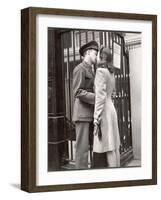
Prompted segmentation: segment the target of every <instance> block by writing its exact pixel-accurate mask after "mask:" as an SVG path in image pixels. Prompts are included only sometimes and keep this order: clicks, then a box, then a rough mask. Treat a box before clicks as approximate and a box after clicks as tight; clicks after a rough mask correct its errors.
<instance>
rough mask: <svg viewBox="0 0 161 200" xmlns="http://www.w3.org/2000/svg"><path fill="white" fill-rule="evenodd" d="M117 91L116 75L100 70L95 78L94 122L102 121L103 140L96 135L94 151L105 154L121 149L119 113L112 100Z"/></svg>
mask: <svg viewBox="0 0 161 200" xmlns="http://www.w3.org/2000/svg"><path fill="white" fill-rule="evenodd" d="M114 89H115V77H114V73H110V72H109V70H108V69H107V68H98V69H97V71H96V77H95V109H94V122H98V121H100V125H101V132H102V138H101V140H99V138H98V135H94V143H93V151H94V152H97V153H103V152H107V151H113V150H115V149H118V148H119V145H120V136H119V130H118V120H117V113H116V110H115V107H114V104H113V102H112V99H111V94H112V92H113V90H114Z"/></svg>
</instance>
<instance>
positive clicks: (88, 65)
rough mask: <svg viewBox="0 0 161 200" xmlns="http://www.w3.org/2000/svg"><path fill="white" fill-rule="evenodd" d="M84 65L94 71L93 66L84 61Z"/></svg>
mask: <svg viewBox="0 0 161 200" xmlns="http://www.w3.org/2000/svg"><path fill="white" fill-rule="evenodd" d="M83 65H84V66H85V67H87V68H90V69H92V65H90V64H88V63H87V62H85V61H83Z"/></svg>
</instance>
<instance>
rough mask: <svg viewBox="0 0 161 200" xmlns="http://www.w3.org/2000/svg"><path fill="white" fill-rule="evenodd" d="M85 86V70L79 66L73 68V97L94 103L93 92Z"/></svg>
mask: <svg viewBox="0 0 161 200" xmlns="http://www.w3.org/2000/svg"><path fill="white" fill-rule="evenodd" d="M84 88H85V71H84V70H82V69H81V68H79V69H77V70H74V72H73V93H74V97H75V98H79V99H80V100H81V101H83V102H85V103H88V104H94V102H95V94H94V93H92V92H90V91H87V90H86V89H84Z"/></svg>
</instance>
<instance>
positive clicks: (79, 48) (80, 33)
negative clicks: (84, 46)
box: [79, 31, 82, 60]
mask: <svg viewBox="0 0 161 200" xmlns="http://www.w3.org/2000/svg"><path fill="white" fill-rule="evenodd" d="M80 47H81V31H79V49H80ZM80 60H82V57H81V55H80Z"/></svg>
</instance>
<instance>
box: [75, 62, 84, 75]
mask: <svg viewBox="0 0 161 200" xmlns="http://www.w3.org/2000/svg"><path fill="white" fill-rule="evenodd" d="M83 66H84V65H83V63H82V62H81V63H79V64H78V65H77V66H76V67H75V68H74V70H73V72H74V73H75V72H78V71H84V70H85V69H84V67H83Z"/></svg>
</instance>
